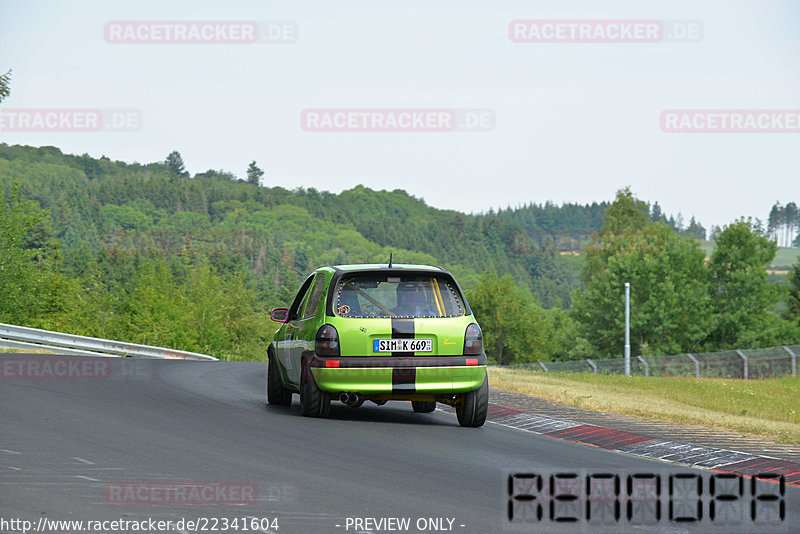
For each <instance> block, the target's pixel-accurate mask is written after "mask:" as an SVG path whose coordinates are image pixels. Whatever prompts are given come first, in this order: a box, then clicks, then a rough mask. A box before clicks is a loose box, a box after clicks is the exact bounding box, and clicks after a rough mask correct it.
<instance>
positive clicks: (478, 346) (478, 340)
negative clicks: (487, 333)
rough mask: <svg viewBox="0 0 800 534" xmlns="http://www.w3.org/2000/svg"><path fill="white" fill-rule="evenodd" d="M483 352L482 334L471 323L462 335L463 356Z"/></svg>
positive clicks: (477, 327)
mask: <svg viewBox="0 0 800 534" xmlns="http://www.w3.org/2000/svg"><path fill="white" fill-rule="evenodd" d="M482 352H483V334H481V327H480V326H478V325H477V324H475V323H472V324H471V325H469V326H468V327H467V331H466V333H465V334H464V354H465V355H467V354H469V355H479V354H481V353H482Z"/></svg>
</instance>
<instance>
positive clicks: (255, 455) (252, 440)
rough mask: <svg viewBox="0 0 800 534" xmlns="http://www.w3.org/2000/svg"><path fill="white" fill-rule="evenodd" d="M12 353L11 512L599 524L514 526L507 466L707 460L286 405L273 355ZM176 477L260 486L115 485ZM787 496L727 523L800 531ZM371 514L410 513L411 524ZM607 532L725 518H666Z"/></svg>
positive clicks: (5, 439)
mask: <svg viewBox="0 0 800 534" xmlns="http://www.w3.org/2000/svg"><path fill="white" fill-rule="evenodd" d="M28 357H29V358H36V359H37V360H44V359H47V358H60V357H54V356H28ZM9 358H14V357H12V356H0V365H3V367H2V370H3V372H2V379H0V518H2V519H4V520H6V521H7V520H9V519H11V518H18V519H22V520H29V521H32V522H33V524H37V522H38V521H39V519H40V518H47V519H49V520H70V519H74V520H116V519H145V518H154V519H161V520H172V521H177V520H179V519H181V518H186V519H197V518H203V517H205V518H208V519H209V520H211V519H216V520H217V521H220V520H221V519H222V518H227V519H228V520H232V519H234V518H237V517H238V518H258V519H259V520H260V519H262V518H267V519H269V520H270V521H271V520H273V519H275V518H277V520H278V523H277V524H278V526H279V530H275V529H274V528H273V526H274V524H273V523H271V522H269V524H268V523H264V522H262V523H260V525H261V527H263V528H261V527H259V528H258V529H257V531H265V532H272V531H274V532H279V533H280V534H293V533H316V532H338V533H344V532H370V531H371V532H448V531H450V532H463V533H492V532H503V531H509V532H605V531H604V530H602V529H601V528H599V527H597V528H594V527H593V528H589V526H587V525H584V524H583V523H569V524H567V523H555V522H548V521H547V520H544V521H543V522H540V523H535V524H527V525H526V526H525V528H522V529H518V528H517V524H512V523H509V521H508V518H507V508H508V507H507V504H508V475H509V473H523V472H525V473H529V472H542V473H545V472H551V471H553V470H564V471H575V470H578V469H588V470H592V471H594V470H597V471H603V472H621V473H623V474H624V473H630V472H636V473H640V472H660V471H662V470H664V469H668V470H669V469H671V470H672V471H671V472H676V473H677V472H687V473H699V474H702V475H703V476H710V475H711V474H713V473H711V472H709V471H699V470H688V469H683V468H677V467H675V466H670V464H666V463H663V462H655V461H650V460H647V459H643V458H639V457H635V456H632V455H626V454H620V453H614V452H609V451H606V450H602V449H598V448H595V447H591V446H588V445H583V444H579V443H570V442H566V441H563V440H558V439H554V438H550V437H546V436H537V435H533V434H530V433H526V432H522V431H518V430H514V429H510V428H505V427H501V426H499V425H495V424H491V423H487V424H486V425H485V426H484V427H482V428H478V429H468V428H461V427H459V425H458V423H457V421H456V418H455V417H454V416H453V415H451V414H449V413H444V412H442V411H436V412H434V413H432V414H415V413H414V412H413V411H412V410H411V406H410V404H409V403H399V402H395V403H388V404H386V405H384V406H382V407H376V406H374V405H373V404H371V403H366V404H365V405H364V406H363V407H361V408H359V409H351V408H347V407H345V406H344V405H342V404H340V403H338V402H334V403H333V405H332V409H331V416H330V418H329V419H322V420H321V419H310V418H305V417H302V416H300V410H299V404H298V398H297V396H295V401H294V404H293V405H292V406H291V407H288V408H287V407H274V406H268V405H266V403H265V372H266V364H259V363H242V362H235V363H234V362H230V363H224V362H219V363H217V362H184V361H155V360H131V359H110V360H105V359H103V360H104V361H107V362H111V363H110V369H106V370H100V371H98V374H96V375H92V372H91V371H90V372H89V374H88V375H87V374H86V372H85V371H80V372H79V373H78V374H74V373H73V374H72V375H70V376H43V375H40V376H33V375H32V374H31V371H30V370H27V371H23V370H20V369H21V368H18V367H14V366H13V365H11V366H9V362H6V361H5V360H7V359H9ZM16 358H19V357H16ZM88 359H89V360H95V359H93V358H88ZM96 360H100V359H96ZM9 361H10V360H9ZM14 361H18V360H14ZM37 372H41V370H39V371H37ZM25 373H28V374H25ZM81 373H83V374H81ZM748 482H749V479H748ZM181 484H201V485H202V484H205V485H214V484H223V485H226V484H227V485H233V486H234V487H235V488H236V487H238V488H239V489H241V488H245V490H247V489H248V488H249V489H253V488H255V494H252V497H253V498H252V499H250V500H247V499H245V501H247V502H242V503H238V504H237V503H235V502H234V503H231V501H236V499H235V498H234V497H231V495H233V494H225V493H224V492H223V493H222V494H221V496H219V495H218V496H215V497H208V496H205V497H204V499H206V500H203V501H202V503H200V504H196V503H193V502H186V501H185V500H182V501H180V502H174V501H170V502H163V501H162V502H159V503H156V504H153V502H152V500H158V499H160V498H163V497H158V496H157V495H159V494H157V493H152V492H150V493H147V492H144V493H142V492H139V493H136V494H135V495H136V497H135V498H130V499H129V498H128V497H125V495H129V496H130V495H133V493H125V491H121V490H120V488H122V489H123V490H126V491H127V490H128V489H129V488H131V487H135V488H141V487H149V488H151V489H152V488H154V487H155V488H158V487H161V486H163V485H167V486H172V487H174V486H175V485H181ZM774 486H776V487H777V484H774ZM746 487H749V486H748V485H746ZM114 491H117V492H118V493H114ZM120 491H121V492H120ZM664 491H665V492H666V487H665V489H664ZM704 491H708V489H707V488H706V489H704ZM153 495H156V497H153ZM248 495H251V494H248ZM209 499H210V500H209ZM782 499H783V500H784V501H785V508H786V518H785V519H784V520H782V521H780V522H779V523H776V524H772V525H771V526H764V525H756V524H750V523H748V522H747V521H746V520H745V521H744V523H743V524H742V525H741V526H738V527H731V526H727V527H726V528H724V529H721V530H719V531H720V532H723V531H724V532H800V519H799V518H798V516H799V515H800V488H795V487H786V491H785V495H784V496H783V497H782ZM167 500H169V499H167ZM743 502H744V501H743ZM748 502H749V501H748ZM745 508H747V507H745ZM747 509H749V508H747ZM545 512H546V510H545ZM623 512H624V511H623ZM663 513H664V516H663V518H666V516H667V513H668V512H667V510H666V509H665V510H664V512H663ZM706 515H707V512H706ZM356 518H360V519H361V520H362V522H361V523H356V522H355V519H356ZM364 518H373V519H375V520H380V519H381V518H383V519H387V518H408V519H409V527H407V528H405V529H403V528H402V525H403V524H402V523H392V522H383V523H380V524H379V523H374V522H373V523H369V522H367V523H364V522H363V519H364ZM451 521H452V523H451ZM211 526H213V524H212V523H207V529H206V530H207V531H210V532H213V530H211ZM357 527H358V528H357ZM392 527H394V528H392ZM13 530H15V529H12V528H9V527H8V526H5V527H3V528H0V532H11V531H13ZM17 530H18V529H17ZM85 530H86V529H84V531H85ZM184 530H189V529H184ZM196 530H200V529H196ZM238 530H240V531H242V530H243V529H242V528H239V529H238ZM248 531H250V530H248ZM607 531H608V532H616V533H624V532H637V533H640V532H658V533H662V534H667V533H670V534H677V533H680V532H687V531H689V532H714V531H715V530H714V529H713V528H703V529H702V530H697V529H695V530H692V529H691V527H690V526H685V525H681V524H674V523H669V522H667V521H666V520H661V521H659V522H657V523H656V524H652V525H649V526H648V525H636V526H632V525H629V524H627V523H624V522H623V523H622V524H621V526H620V525H617V526H614V527H613V528H612V527H608V528H607Z"/></svg>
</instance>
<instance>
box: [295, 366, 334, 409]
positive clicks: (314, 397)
mask: <svg viewBox="0 0 800 534" xmlns="http://www.w3.org/2000/svg"><path fill="white" fill-rule="evenodd" d="M330 410H331V394H330V393H328V392H327V391H322V390H321V389H319V387H317V382H316V380H314V375H313V374H311V369H310V368H309V367H308V364H307V362H306V361H305V360H304V361H303V368H302V369H301V372H300V411H301V412H302V413H303V415H305V416H306V417H327V416H328V413H329V412H330Z"/></svg>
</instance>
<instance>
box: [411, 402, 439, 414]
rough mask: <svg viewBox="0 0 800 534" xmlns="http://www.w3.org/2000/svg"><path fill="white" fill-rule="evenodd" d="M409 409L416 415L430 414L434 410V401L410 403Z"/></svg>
mask: <svg viewBox="0 0 800 534" xmlns="http://www.w3.org/2000/svg"><path fill="white" fill-rule="evenodd" d="M411 407H412V408H413V409H414V411H415V412H417V413H431V412H432V411H433V410H435V409H436V401H411Z"/></svg>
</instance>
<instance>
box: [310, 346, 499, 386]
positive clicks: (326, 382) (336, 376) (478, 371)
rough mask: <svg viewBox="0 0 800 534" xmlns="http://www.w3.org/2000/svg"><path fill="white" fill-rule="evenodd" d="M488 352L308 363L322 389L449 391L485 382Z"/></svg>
mask: <svg viewBox="0 0 800 534" xmlns="http://www.w3.org/2000/svg"><path fill="white" fill-rule="evenodd" d="M486 364H487V361H486V354H485V353H482V354H481V355H479V356H427V357H426V356H382V357H373V356H365V357H352V356H351V357H338V358H337V357H321V356H316V355H315V356H313V357H311V359H310V360H309V361H308V367H309V369H310V370H311V372H312V374H313V375H314V379H315V381H316V383H317V386H318V387H319V388H320V389H322V390H323V391H328V392H331V393H338V392H341V391H346V392H351V393H361V394H362V395H366V396H369V395H399V396H403V395H414V394H430V395H447V394H454V393H464V392H466V391H472V390H473V389H476V388H478V387H480V386H481V384H483V379H484V377H485V376H486Z"/></svg>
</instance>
